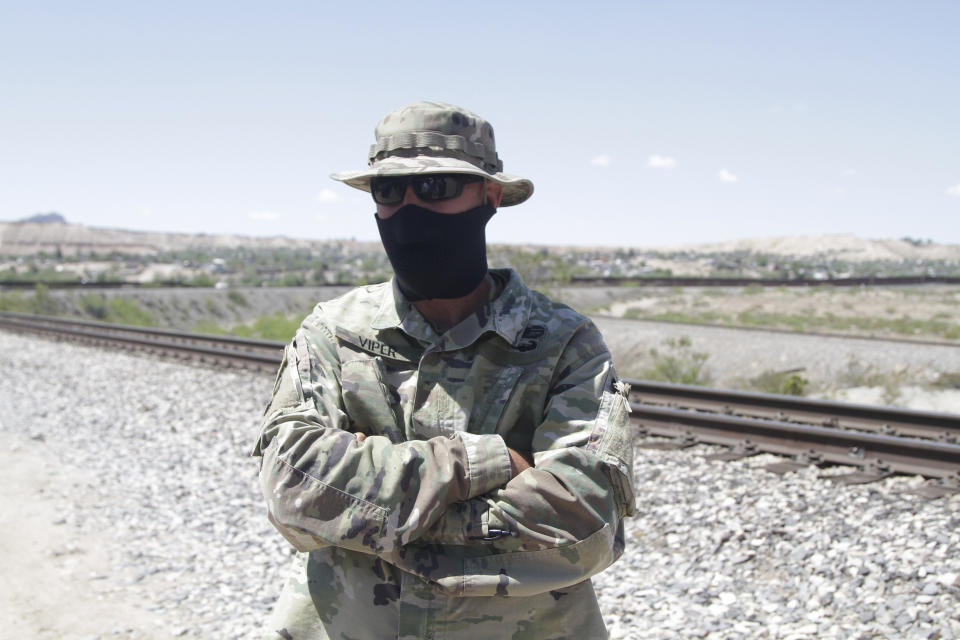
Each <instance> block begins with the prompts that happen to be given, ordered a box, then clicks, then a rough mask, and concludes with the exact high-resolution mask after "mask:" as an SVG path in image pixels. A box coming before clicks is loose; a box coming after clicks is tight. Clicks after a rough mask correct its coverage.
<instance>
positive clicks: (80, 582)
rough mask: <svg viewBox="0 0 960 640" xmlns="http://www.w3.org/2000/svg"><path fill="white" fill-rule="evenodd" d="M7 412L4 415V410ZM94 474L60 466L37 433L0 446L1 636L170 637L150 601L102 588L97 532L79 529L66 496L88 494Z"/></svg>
mask: <svg viewBox="0 0 960 640" xmlns="http://www.w3.org/2000/svg"><path fill="white" fill-rule="evenodd" d="M4 419H6V418H4ZM91 481H92V479H91V478H88V477H85V475H84V474H83V472H82V471H78V470H77V469H74V468H70V467H64V466H62V465H60V464H59V461H58V460H57V459H56V457H55V456H54V455H53V454H52V453H51V452H50V451H49V449H48V448H47V447H46V445H45V444H44V442H43V441H42V440H32V439H30V438H29V437H27V436H12V439H8V440H7V441H6V442H4V444H3V446H2V447H0V504H3V505H4V508H3V510H2V511H0V566H3V579H2V580H0V639H2V640H14V639H17V640H19V639H22V638H31V640H93V639H94V638H107V637H109V638H119V639H137V640H154V639H159V638H170V637H171V635H172V633H171V630H170V629H169V628H168V627H166V626H165V625H163V624H161V623H160V621H159V620H158V619H157V618H156V617H155V616H154V615H152V614H151V613H150V612H149V611H147V610H146V608H145V606H146V605H148V604H149V603H140V602H135V601H132V600H129V601H128V600H126V599H125V598H124V596H123V595H122V594H121V595H120V596H118V595H117V594H116V593H115V592H112V593H106V589H105V587H106V585H107V584H108V583H113V584H116V583H117V582H118V579H119V581H121V582H122V580H124V579H125V577H122V576H112V575H110V573H111V569H110V567H109V563H108V560H107V557H106V555H105V554H104V553H103V551H102V550H101V544H102V543H101V542H100V540H101V539H102V536H107V535H109V532H99V534H97V535H93V534H82V533H80V531H79V528H78V527H77V526H76V523H74V522H71V520H70V518H69V516H68V510H69V509H68V507H69V505H70V503H72V502H76V501H84V500H90V499H91V498H90V496H89V494H88V493H86V492H85V491H84V487H85V486H87V485H88V483H89V482H91Z"/></svg>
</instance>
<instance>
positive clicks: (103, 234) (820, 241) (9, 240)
mask: <svg viewBox="0 0 960 640" xmlns="http://www.w3.org/2000/svg"><path fill="white" fill-rule="evenodd" d="M327 242H329V241H322V240H307V239H299V238H288V237H285V236H270V237H254V236H241V235H213V234H189V233H161V232H151V231H128V230H124V229H105V228H99V227H87V226H85V225H80V224H69V223H65V222H60V221H52V222H36V221H32V220H27V221H21V222H0V255H8V256H11V255H14V256H15V255H31V254H35V253H39V252H41V251H43V252H47V253H55V252H56V251H58V250H59V251H60V252H61V253H62V254H63V255H76V254H78V253H82V254H87V253H91V252H96V253H101V254H102V253H110V252H113V251H116V252H120V253H125V254H131V255H133V254H136V255H143V254H151V253H159V252H163V251H181V250H186V249H201V248H228V247H250V248H259V249H271V248H272V249H279V248H288V249H292V248H308V247H318V246H320V245H323V244H326V243H327ZM338 243H339V244H345V245H351V247H352V248H354V249H356V250H363V249H366V248H369V249H374V250H379V249H380V246H379V244H378V243H369V242H367V243H363V242H352V241H339V242H338ZM518 248H522V247H519V246H518ZM529 248H530V249H537V250H539V249H543V248H544V247H529ZM549 249H551V250H552V251H588V250H595V251H603V252H608V251H612V250H613V249H612V248H610V247H592V248H591V247H549ZM638 249H640V250H650V251H654V250H655V251H658V252H660V253H675V252H685V253H692V254H706V253H733V252H748V253H763V254H769V255H782V256H796V257H814V256H821V257H824V258H830V259H834V260H849V261H855V262H859V261H867V260H892V261H904V260H955V261H960V245H950V244H937V243H927V244H921V243H914V242H909V241H906V240H869V239H866V238H859V237H857V236H854V235H821V236H793V237H785V238H750V239H743V240H731V241H727V242H721V243H715V244H696V245H678V246H671V247H655V248H654V247H645V248H638Z"/></svg>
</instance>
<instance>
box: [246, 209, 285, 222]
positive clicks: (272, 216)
mask: <svg viewBox="0 0 960 640" xmlns="http://www.w3.org/2000/svg"><path fill="white" fill-rule="evenodd" d="M247 217H248V218H250V219H251V220H263V221H265V222H272V221H273V220H276V219H277V218H279V217H280V214H279V213H277V212H276V211H251V212H250V213H248V214H247Z"/></svg>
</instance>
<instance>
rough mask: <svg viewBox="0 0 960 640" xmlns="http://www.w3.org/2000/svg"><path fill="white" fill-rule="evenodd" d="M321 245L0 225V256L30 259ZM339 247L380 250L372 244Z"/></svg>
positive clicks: (293, 240)
mask: <svg viewBox="0 0 960 640" xmlns="http://www.w3.org/2000/svg"><path fill="white" fill-rule="evenodd" d="M320 244H323V243H322V242H321V241H319V240H303V239H297V238H287V237H284V236H270V237H253V236H241V235H213V234H205V233H196V234H191V233H162V232H153V231H128V230H125V229H104V228H100V227H87V226H85V225H81V224H61V223H45V222H32V221H24V222H0V255H30V254H34V253H39V252H41V251H44V252H47V253H54V252H56V251H57V250H59V251H60V252H61V253H62V254H63V255H76V254H78V253H82V254H88V253H92V252H96V253H110V252H114V251H116V252H119V253H125V254H131V255H144V254H153V253H159V252H163V251H182V250H186V249H201V248H228V247H250V248H257V249H281V248H288V249H293V248H307V247H313V246H317V245H320ZM341 244H352V245H356V247H357V248H362V247H364V246H365V245H370V246H371V247H374V248H375V247H379V245H378V244H374V243H362V242H350V241H345V242H342V243H341Z"/></svg>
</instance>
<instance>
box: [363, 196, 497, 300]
mask: <svg viewBox="0 0 960 640" xmlns="http://www.w3.org/2000/svg"><path fill="white" fill-rule="evenodd" d="M494 213H496V209H494V208H493V207H492V206H490V205H488V204H484V205H480V206H479V207H475V208H473V209H469V210H467V211H464V212H463V213H457V214H448V213H437V212H435V211H430V210H429V209H424V208H423V207H419V206H417V205H415V204H407V205H404V206H402V207H400V208H399V209H397V212H396V213H394V214H393V215H392V216H390V217H389V218H387V219H386V220H382V219H381V218H380V217H379V216H375V217H376V219H377V227H378V228H379V229H380V239H381V240H382V241H383V248H384V249H386V251H387V257H388V258H390V264H392V265H393V271H394V273H395V274H396V276H397V283H398V284H399V285H400V291H402V292H403V295H405V296H406V297H407V298H408V299H409V300H431V299H433V298H461V297H463V296H465V295H467V294H468V293H470V292H471V291H473V290H474V289H476V288H477V285H479V284H480V282H481V281H482V280H483V278H484V276H486V275H487V237H486V233H485V229H484V228H485V227H486V224H487V221H488V220H490V218H491V217H492V216H493V214H494Z"/></svg>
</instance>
